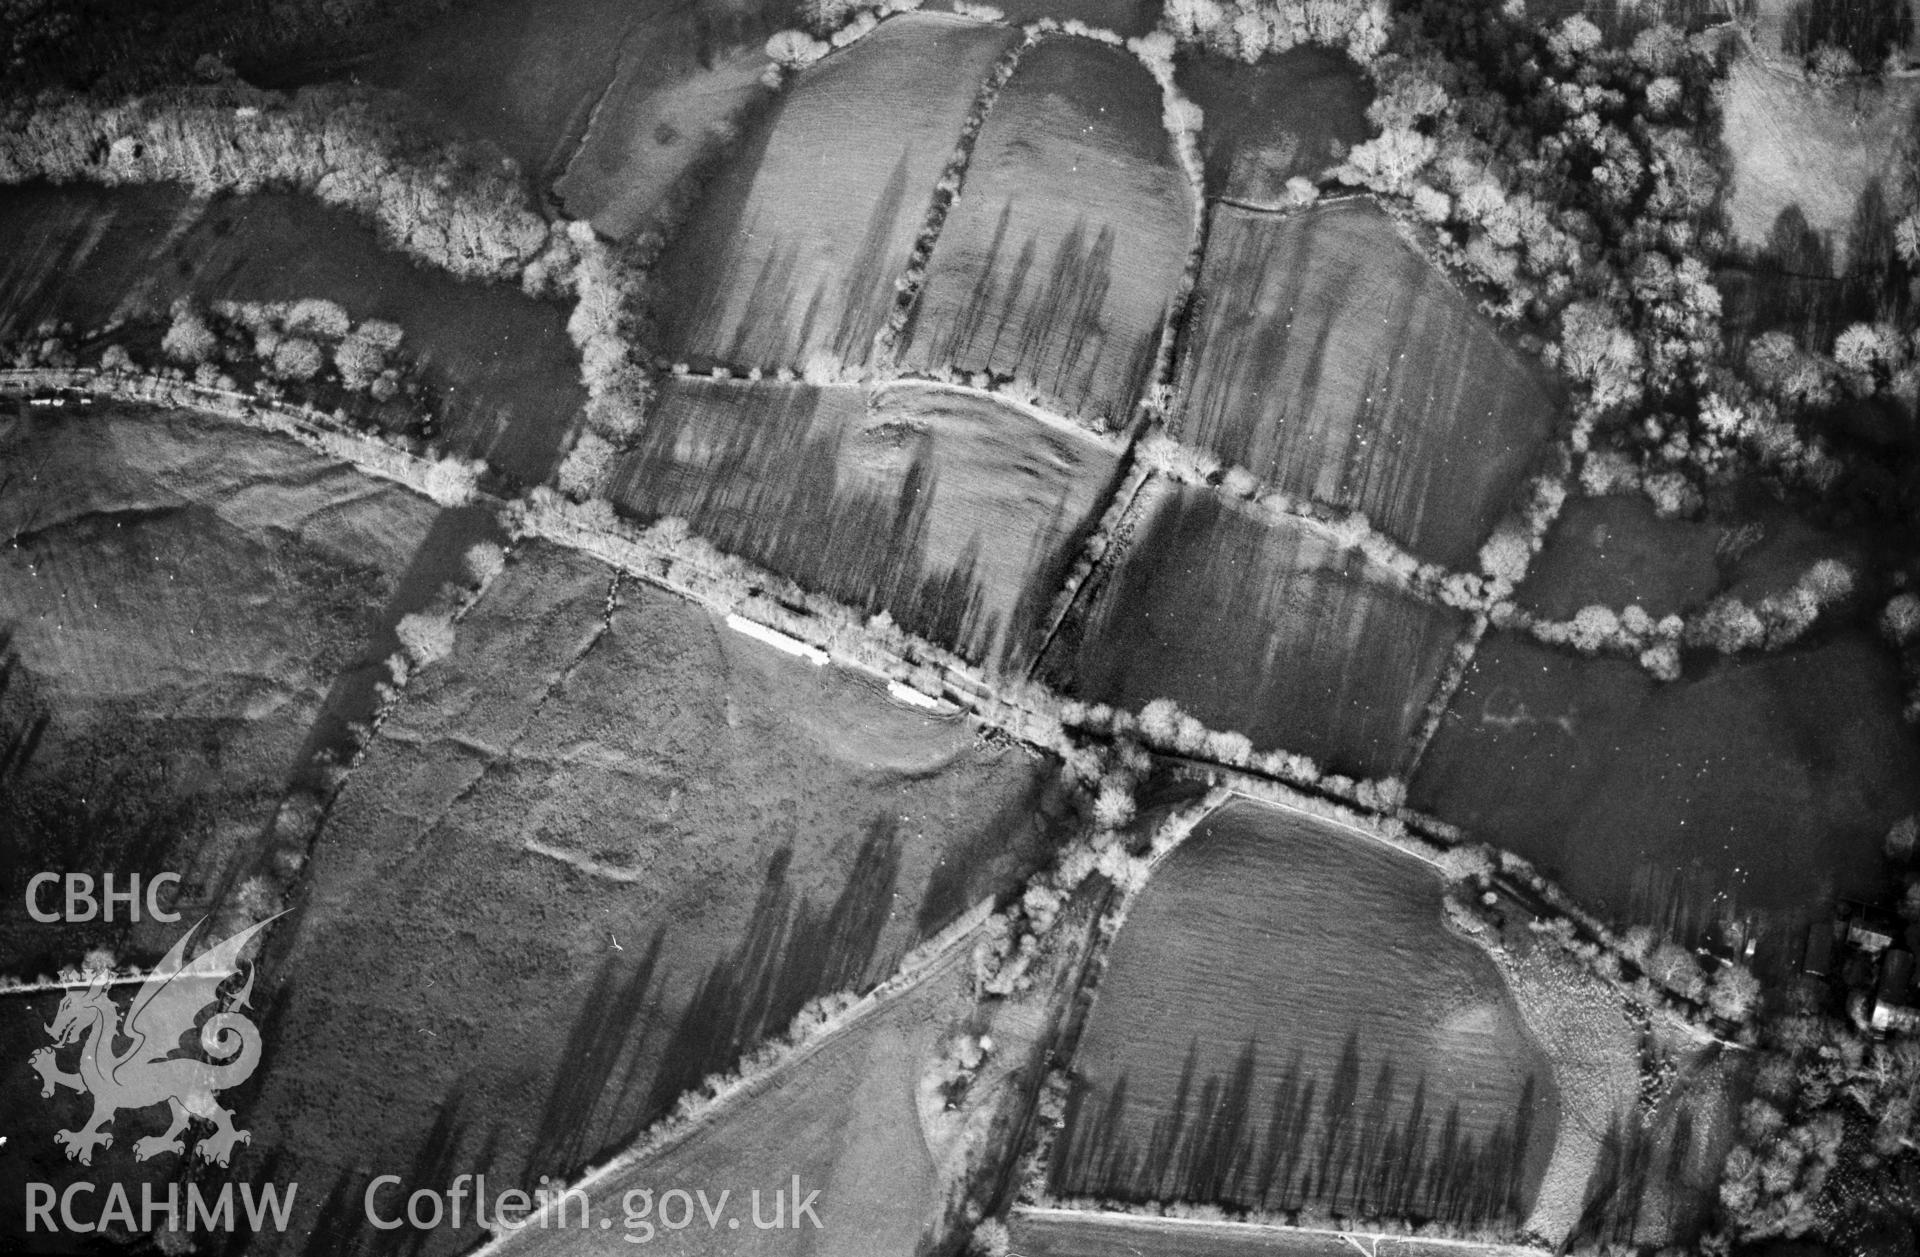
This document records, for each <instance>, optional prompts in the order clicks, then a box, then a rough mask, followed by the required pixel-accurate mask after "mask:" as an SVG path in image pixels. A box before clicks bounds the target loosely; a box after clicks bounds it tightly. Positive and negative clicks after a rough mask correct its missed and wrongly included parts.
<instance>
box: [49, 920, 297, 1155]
mask: <svg viewBox="0 0 1920 1257" xmlns="http://www.w3.org/2000/svg"><path fill="white" fill-rule="evenodd" d="M283 915H285V914H284V913H282V914H279V916H283ZM279 916H274V917H269V918H268V919H267V920H265V921H262V922H260V923H259V924H257V925H253V926H250V927H249V928H247V929H245V930H242V931H241V932H240V933H238V934H235V935H234V936H233V937H232V938H229V939H226V940H225V941H223V942H220V943H216V944H214V945H213V946H212V947H209V948H207V949H206V950H205V951H203V952H201V953H200V954H199V955H198V956H197V957H195V958H194V959H193V960H192V961H191V962H189V961H188V960H187V959H186V952H187V944H188V943H189V942H190V941H191V940H192V938H193V936H194V934H195V933H197V932H198V931H199V929H200V926H201V925H202V924H204V923H205V918H202V920H201V921H200V922H197V923H195V925H194V927H193V928H192V929H190V930H188V931H187V932H186V934H184V935H183V936H182V937H181V939H180V941H179V942H177V943H175V944H174V945H173V949H172V950H171V951H169V952H168V953H167V954H166V957H165V958H164V959H163V960H161V962H160V964H159V966H158V967H156V968H155V969H154V970H153V972H152V973H150V974H148V975H147V976H146V978H145V980H144V981H142V982H141V984H140V989H139V991H138V992H136V993H135V995H134V997H133V1000H132V1002H130V1003H129V1004H128V1005H127V1008H126V1020H125V1022H124V1024H123V1023H122V1021H121V1016H120V1012H121V1010H120V1007H119V1005H118V1004H117V1003H115V1001H114V998H113V995H112V992H111V988H112V986H113V984H114V983H113V975H112V974H111V973H109V972H100V973H96V974H95V975H94V976H93V977H92V978H91V979H90V980H89V981H88V982H87V984H86V985H85V986H84V987H81V988H80V989H78V990H74V991H69V992H68V993H67V996H66V998H65V999H63V1000H61V1001H60V1009H59V1011H58V1012H57V1013H56V1014H55V1015H54V1018H53V1024H51V1025H49V1026H48V1027H47V1034H48V1035H49V1036H51V1037H52V1039H53V1046H52V1047H43V1048H40V1049H39V1050H38V1051H36V1052H34V1054H33V1055H32V1057H31V1058H30V1062H29V1063H30V1064H32V1066H33V1068H34V1071H35V1072H36V1073H38V1074H39V1075H40V1079H41V1088H40V1094H41V1096H42V1097H43V1098H45V1097H50V1096H52V1095H53V1093H54V1091H55V1090H56V1088H59V1087H66V1088H68V1089H70V1090H73V1091H78V1092H81V1093H83V1094H86V1095H91V1096H92V1097H93V1116H92V1117H90V1118H89V1119H88V1120H87V1121H86V1123H85V1124H84V1125H82V1126H81V1127H80V1129H78V1130H63V1131H60V1132H59V1133H58V1134H56V1135H55V1136H54V1137H53V1138H54V1142H55V1143H58V1144H60V1145H62V1146H63V1147H65V1148H66V1150H67V1156H68V1157H69V1158H70V1159H72V1160H77V1161H79V1162H80V1164H82V1165H91V1164H93V1152H94V1149H95V1148H111V1147H112V1146H113V1132H112V1131H111V1130H109V1129H108V1127H110V1126H111V1125H112V1124H113V1120H114V1117H115V1115H116V1114H118V1113H119V1112H120V1111H121V1110H123V1109H144V1108H150V1107H152V1106H154V1105H156V1104H165V1105H166V1106H167V1108H168V1110H169V1112H170V1114H171V1116H172V1122H171V1124H170V1125H169V1126H168V1127H167V1130H166V1133H164V1134H160V1135H148V1136H146V1137H145V1138H142V1139H138V1140H135V1141H134V1145H133V1155H134V1159H135V1160H137V1161H145V1160H147V1159H149V1158H151V1157H156V1156H160V1155H162V1154H164V1153H169V1152H171V1153H184V1152H185V1151H186V1147H185V1144H184V1143H183V1142H182V1141H181V1139H180V1135H181V1133H182V1132H183V1131H185V1130H186V1129H187V1125H188V1123H189V1122H190V1121H192V1120H193V1119H194V1118H200V1119H201V1120H203V1121H207V1122H211V1123H212V1124H213V1133H212V1134H210V1135H206V1136H204V1137H203V1138H202V1139H201V1140H200V1141H199V1143H198V1145H197V1146H196V1151H197V1152H198V1153H199V1156H200V1158H201V1160H203V1161H212V1162H214V1163H215V1164H217V1165H223V1166H224V1165H226V1164H227V1162H228V1160H229V1159H230V1158H231V1157H232V1155H233V1148H234V1145H235V1144H241V1143H250V1142H251V1137H250V1136H249V1134H248V1132H246V1131H244V1130H236V1129H235V1128H234V1125H233V1110H232V1109H225V1108H221V1107H220V1104H219V1102H218V1101H217V1100H216V1099H215V1098H214V1093H215V1092H219V1091H226V1090H228V1089H230V1088H233V1087H237V1086H239V1085H240V1084H241V1083H243V1082H245V1081H246V1080H247V1079H248V1077H250V1076H251V1075H252V1074H253V1071H254V1067H255V1066H256V1065H258V1064H259V1063H260V1028H259V1027H258V1026H256V1025H254V1023H253V1021H252V1019H251V1018H249V1017H247V1016H245V1015H244V1014H243V1013H241V1012H240V1011H239V1010H240V1009H244V1008H246V1007H247V1006H248V1005H247V1001H248V997H249V996H250V995H251V994H252V992H253V968H254V967H253V965H252V964H251V963H248V964H247V967H246V982H245V983H244V984H243V985H242V986H241V987H240V988H239V989H238V990H235V991H230V992H229V993H228V994H227V995H226V996H225V997H224V998H222V997H221V995H220V988H221V986H222V985H223V984H225V983H226V982H227V980H228V979H229V978H233V977H237V976H238V975H239V968H238V966H239V964H240V957H241V956H242V954H243V953H244V952H245V950H246V947H247V944H248V943H250V942H252V941H253V938H254V936H255V935H257V934H258V933H259V932H260V931H261V930H263V929H265V928H266V927H267V926H268V925H270V924H272V923H273V922H274V921H276V920H278V919H279ZM216 1003H217V1004H218V1007H219V1011H217V1012H215V1013H214V1015H213V1016H211V1017H208V1018H207V1019H206V1021H205V1022H200V1015H201V1013H202V1012H204V1011H205V1010H206V1009H208V1008H211V1007H214V1006H215V1004H216ZM196 1023H199V1032H200V1035H199V1042H200V1048H201V1050H202V1051H204V1052H205V1053H206V1054H207V1055H208V1056H209V1057H212V1058H213V1059H212V1060H202V1059H198V1058H196V1057H192V1056H182V1055H178V1054H177V1053H178V1052H179V1045H180V1038H181V1036H182V1035H184V1034H186V1033H187V1032H188V1031H191V1030H193V1029H194V1028H195V1024H196ZM122 1040H131V1041H132V1042H131V1044H130V1046H128V1048H127V1049H126V1050H125V1051H124V1052H120V1051H116V1050H115V1045H116V1044H117V1043H119V1042H120V1041H122ZM76 1045H77V1047H78V1049H79V1060H78V1068H77V1071H76V1072H74V1073H68V1072H66V1071H65V1070H63V1069H61V1068H60V1065H59V1060H58V1057H59V1053H60V1051H61V1049H63V1048H66V1047H69V1046H76Z"/></svg>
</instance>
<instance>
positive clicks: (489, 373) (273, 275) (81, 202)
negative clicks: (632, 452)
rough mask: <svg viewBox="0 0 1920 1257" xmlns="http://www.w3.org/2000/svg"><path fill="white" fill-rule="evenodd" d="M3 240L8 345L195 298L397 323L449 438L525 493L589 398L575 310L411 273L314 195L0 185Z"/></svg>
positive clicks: (501, 289)
mask: <svg viewBox="0 0 1920 1257" xmlns="http://www.w3.org/2000/svg"><path fill="white" fill-rule="evenodd" d="M0 235H8V236H10V237H11V238H12V239H14V240H16V241H18V242H19V244H20V247H19V248H18V249H17V251H15V252H14V253H13V254H12V257H11V259H10V260H0V294H4V296H0V302H4V304H0V336H3V335H8V334H11V333H13V332H16V331H19V330H22V329H25V328H29V327H31V326H32V325H33V324H34V323H36V322H37V321H38V320H39V319H41V318H45V317H60V318H69V319H72V320H74V321H75V323H76V324H78V325H80V326H81V327H83V328H86V327H92V326H97V325H99V324H101V323H103V322H105V321H106V320H107V319H108V318H109V317H112V316H114V315H123V316H126V317H129V318H135V317H148V318H152V319H157V320H159V327H161V328H164V327H165V323H166V319H167V307H168V306H169V304H170V303H171V302H172V301H173V299H174V298H175V297H178V296H182V295H186V294H192V295H194V296H198V297H201V298H204V299H208V300H213V299H219V298H231V299H234V300H252V301H282V300H294V299H297V298H301V297H327V298H331V299H332V300H334V301H337V302H339V303H340V304H341V305H342V306H344V307H345V308H346V310H347V312H348V314H349V315H351V316H352V317H353V318H354V319H355V320H360V319H367V318H382V319H391V320H393V321H394V322H396V323H399V324H400V325H401V327H402V328H404V329H405V331H406V342H405V344H406V346H407V348H408V349H409V350H411V351H412V353H413V354H414V355H415V356H416V357H417V358H419V359H420V360H422V361H423V362H424V364H425V366H426V375H425V378H426V379H427V380H428V381H429V382H430V383H431V384H433V385H434V386H435V387H436V388H437V389H438V390H439V391H440V393H441V397H442V413H441V418H440V427H441V429H442V432H443V433H444V436H445V439H446V440H447V442H448V443H449V444H451V445H453V446H454V447H456V448H458V449H461V450H464V451H467V452H470V453H473V454H476V455H479V456H482V457H485V458H486V459H488V460H489V462H491V463H492V464H493V465H494V466H495V467H496V468H497V469H498V470H500V471H502V472H504V473H506V474H508V475H509V476H512V477H515V478H517V479H519V480H521V481H523V482H527V483H538V482H540V481H542V480H544V479H545V478H546V477H547V475H548V474H549V472H550V471H551V469H552V467H553V465H554V463H555V462H556V461H557V459H558V457H559V453H560V448H561V443H562V441H563V439H564V438H565V437H566V435H567V432H568V428H569V425H570V424H571V422H572V420H573V418H574V416H575V415H576V414H577V413H578V412H579V409H580V407H581V405H582V404H583V403H584V402H585V393H584V392H583V391H582V389H581V387H580V383H579V372H580V367H579V357H578V354H577V353H576V352H575V350H574V348H573V344H572V342H571V341H570V340H568V338H567V333H566V310H565V308H564V307H562V306H560V305H557V304H548V303H544V302H539V301H535V300H533V299H531V298H529V297H527V296H525V295H523V294H522V293H521V292H519V290H517V289H515V288H512V287H508V286H506V285H492V284H474V283H463V282H461V281H459V280H456V279H454V278H452V277H451V276H449V275H445V274H442V273H440V272H437V271H432V270H428V269H426V268H424V267H419V266H415V265H412V264H411V263H409V262H408V261H407V259H406V258H405V257H403V256H401V255H400V254H398V253H395V252H392V251H390V250H387V249H384V248H382V247H381V246H380V242H379V238H378V237H377V236H376V235H375V233H374V231H373V229H372V228H371V227H368V226H366V225H365V224H364V223H362V222H361V221H360V220H359V219H357V218H355V217H354V216H353V215H351V214H348V213H346V212H345V211H343V210H338V209H333V208H331V207H328V206H325V205H322V204H320V203H318V202H317V201H313V200H311V199H309V198H306V197H302V196H297V195H292V194H286V193H265V194H261V195H257V196H250V197H232V198H219V199H216V200H214V201H212V202H210V203H209V202H195V201H193V200H191V199H190V198H189V197H188V196H187V194H186V192H185V190H184V189H180V188H175V187H172V186H153V187H140V188H115V189H105V188H88V187H63V188H53V187H47V186H44V185H35V186H27V187H10V188H0ZM157 356H158V355H157V352H156V351H152V350H149V351H148V353H147V355H146V357H145V358H144V359H143V362H148V361H156V360H157Z"/></svg>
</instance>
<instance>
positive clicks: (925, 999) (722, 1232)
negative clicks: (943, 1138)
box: [504, 953, 973, 1257]
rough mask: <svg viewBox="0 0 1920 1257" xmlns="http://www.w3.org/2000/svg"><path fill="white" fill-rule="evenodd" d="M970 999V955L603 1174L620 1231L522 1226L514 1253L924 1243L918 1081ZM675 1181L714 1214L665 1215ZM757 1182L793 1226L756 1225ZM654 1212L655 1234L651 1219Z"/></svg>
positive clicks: (596, 1204) (855, 1255)
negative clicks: (633, 1195)
mask: <svg viewBox="0 0 1920 1257" xmlns="http://www.w3.org/2000/svg"><path fill="white" fill-rule="evenodd" d="M955 962H960V963H955ZM972 1007H973V999H972V994H971V991H970V989H969V986H968V983H967V981H966V965H965V964H964V953H962V954H961V955H959V956H956V957H954V958H953V961H950V962H949V963H947V964H945V965H943V966H942V967H941V968H940V969H939V970H938V971H937V972H936V974H935V975H934V976H933V977H931V978H929V979H928V980H927V981H926V982H925V983H924V984H922V985H920V986H917V987H915V988H913V989H911V990H909V991H906V992H904V993H902V994H901V995H899V996H897V997H895V998H894V999H893V1000H892V1001H891V1002H890V1003H889V1004H888V1005H886V1006H885V1007H883V1008H881V1009H879V1010H876V1011H875V1012H874V1013H872V1014H870V1015H868V1016H866V1017H865V1018H863V1019H862V1020H860V1021H858V1022H856V1023H855V1024H853V1025H852V1026H850V1027H848V1028H847V1029H846V1030H845V1031H843V1032H840V1033H838V1034H836V1035H835V1037H834V1038H833V1039H831V1040H830V1041H828V1042H826V1043H824V1044H822V1045H821V1046H820V1048H819V1049H818V1050H817V1051H815V1052H813V1053H812V1054H810V1055H809V1056H808V1057H806V1058H805V1059H804V1060H802V1061H799V1062H796V1063H795V1064H794V1065H793V1066H792V1067H791V1068H790V1069H787V1070H785V1071H783V1072H781V1073H780V1074H778V1075H776V1076H775V1077H773V1078H771V1079H769V1080H768V1082H767V1084H766V1085H765V1086H764V1087H763V1088H762V1089H760V1090H759V1091H758V1092H757V1093H756V1094H754V1095H751V1096H744V1097H741V1098H739V1099H737V1100H735V1101H731V1102H729V1106H728V1107H727V1108H726V1109H725V1110H723V1111H722V1112H720V1113H717V1114H715V1115H714V1117H713V1119H712V1120H711V1121H710V1122H709V1123H708V1124H707V1125H705V1126H703V1127H702V1128H701V1129H700V1130H699V1131H697V1132H696V1133H694V1134H692V1135H690V1136H689V1137H688V1138H686V1139H685V1140H684V1141H682V1142H680V1143H677V1144H676V1145H674V1146H673V1147H671V1148H670V1149H668V1150H667V1151H665V1152H663V1153H661V1154H659V1155H657V1156H654V1157H651V1158H649V1159H647V1160H644V1161H642V1162H640V1163H639V1164H637V1165H635V1166H633V1167H632V1168H631V1169H629V1170H627V1171H624V1172H622V1173H620V1174H618V1175H615V1176H612V1177H610V1178H608V1179H607V1180H605V1181H604V1182H602V1183H601V1184H599V1185H597V1186H596V1187H595V1188H594V1190H592V1191H591V1192H590V1193H588V1194H589V1198H590V1200H591V1201H592V1203H593V1213H594V1214H595V1215H596V1216H597V1215H601V1214H611V1215H613V1216H614V1218H615V1219H616V1220H615V1223H614V1226H613V1228H611V1229H610V1230H608V1231H592V1232H589V1233H584V1234H583V1233H582V1232H580V1231H577V1230H576V1231H574V1232H573V1233H572V1234H566V1233H563V1232H560V1231H558V1230H551V1231H549V1232H547V1233H545V1234H542V1233H540V1232H538V1231H522V1232H521V1233H520V1236H519V1242H518V1243H515V1244H511V1245H508V1246H506V1247H505V1249H504V1253H505V1254H507V1255H510V1257H519V1255H520V1254H534V1253H546V1254H554V1255H556V1257H558V1255H561V1254H565V1255H567V1257H584V1255H586V1254H594V1253H605V1254H613V1253H628V1252H632V1251H634V1249H635V1248H636V1246H638V1245H639V1244H640V1243H641V1242H645V1243H646V1244H647V1245H649V1246H650V1248H651V1249H657V1250H658V1251H661V1252H667V1253H685V1254H694V1253H699V1254H711V1255H713V1257H720V1255H722V1254H724V1255H725V1257H755V1255H758V1254H767V1255H768V1257H771V1255H773V1254H780V1255H782V1257H787V1255H807V1254H820V1255H821V1257H825V1255H826V1254H829V1253H831V1254H834V1257H840V1255H841V1254H845V1257H899V1255H900V1254H903V1253H913V1252H918V1251H922V1250H921V1248H920V1241H921V1239H922V1236H923V1234H924V1233H925V1231H926V1228H927V1227H928V1226H929V1225H930V1224H932V1223H934V1222H936V1221H938V1220H939V1218H940V1215H941V1211H942V1206H943V1205H944V1204H945V1201H944V1200H943V1198H942V1193H941V1190H940V1188H941V1184H940V1181H939V1179H938V1177H937V1176H936V1171H935V1166H934V1162H933V1159H932V1157H931V1156H930V1155H929V1149H928V1145H927V1141H926V1137H925V1136H924V1135H923V1133H922V1129H921V1117H920V1110H919V1101H918V1096H917V1089H918V1085H919V1082H920V1077H921V1074H922V1073H923V1072H925V1071H926V1070H927V1069H928V1068H930V1067H931V1066H932V1065H933V1063H934V1060H935V1057H936V1055H937V1052H938V1044H939V1040H940V1038H941V1037H942V1036H943V1035H944V1034H945V1033H946V1032H947V1031H948V1030H949V1029H950V1028H951V1027H952V1026H953V1025H955V1024H956V1023H958V1022H963V1021H965V1019H966V1018H967V1015H968V1014H969V1012H971V1011H972ZM796 1179H797V1180H798V1182H799V1185H800V1186H799V1195H798V1197H797V1198H796V1197H795V1195H794V1188H793V1184H794V1182H795V1180H796ZM639 1189H650V1190H651V1191H652V1192H653V1199H654V1201H655V1202H656V1204H655V1206H654V1210H653V1213H654V1216H653V1217H652V1218H651V1219H645V1218H643V1219H640V1220H639V1221H638V1222H636V1223H634V1224H633V1226H632V1229H629V1228H628V1224H627V1220H626V1215H625V1213H624V1212H623V1201H624V1199H625V1198H626V1196H627V1193H628V1192H630V1191H634V1190H639ZM675 1189H678V1190H680V1191H683V1192H687V1193H689V1194H691V1193H694V1192H697V1191H705V1193H706V1198H707V1201H708V1203H709V1204H710V1205H712V1206H713V1207H714V1209H715V1215H714V1220H713V1221H712V1222H711V1223H710V1222H709V1221H708V1219H707V1217H706V1216H705V1215H704V1214H702V1213H701V1212H700V1211H699V1210H698V1208H696V1210H695V1213H694V1221H693V1223H692V1225H690V1226H687V1227H685V1228H683V1229H678V1230H673V1229H668V1228H666V1227H665V1226H663V1225H662V1224H661V1221H660V1218H661V1215H660V1205H659V1204H658V1203H657V1202H659V1201H661V1200H662V1199H663V1197H665V1196H666V1194H667V1193H669V1192H672V1191H674V1190H675ZM722 1191H727V1192H729V1193H730V1199H729V1200H728V1201H727V1202H726V1204H725V1205H724V1206H721V1205H720V1204H719V1203H718V1202H719V1196H720V1193H721V1192H722ZM754 1192H758V1193H759V1197H760V1199H759V1207H760V1209H761V1212H760V1214H759V1215H758V1216H759V1217H760V1219H761V1220H762V1221H763V1222H767V1221H771V1220H772V1218H773V1216H774V1214H775V1211H776V1208H780V1207H784V1208H785V1209H786V1210H788V1211H789V1214H788V1216H789V1219H790V1220H791V1221H793V1222H794V1224H795V1225H794V1226H791V1227H783V1228H778V1229H775V1228H771V1227H769V1228H766V1229H762V1228H760V1227H756V1226H754V1225H753V1219H754V1217H755V1214H754V1213H753V1209H754V1199H753V1193H754ZM776 1192H778V1193H780V1196H781V1200H780V1202H779V1203H778V1204H776V1200H775V1193H776ZM814 1192H817V1193H818V1199H816V1200H814V1201H813V1202H812V1210H813V1212H812V1215H811V1216H813V1217H817V1218H818V1219H819V1226H818V1228H817V1229H816V1228H815V1227H814V1226H813V1225H812V1224H811V1223H810V1222H809V1221H807V1220H806V1217H804V1216H803V1217H800V1218H793V1217H792V1214H791V1210H792V1209H793V1203H794V1201H795V1200H796V1199H798V1200H803V1201H804V1200H806V1199H807V1198H808V1196H809V1194H810V1193H814ZM575 1216H576V1217H577V1216H578V1212H577V1206H576V1213H575ZM665 1216H666V1217H667V1218H668V1219H669V1220H677V1219H678V1217H679V1204H678V1202H677V1201H676V1202H669V1204H668V1205H667V1214H666V1215H665ZM722 1218H725V1220H724V1221H723V1220H721V1219H722ZM649 1220H650V1221H651V1222H652V1223H653V1229H652V1231H651V1233H649V1232H648V1231H646V1230H643V1229H642V1227H641V1225H640V1223H644V1222H646V1221H649ZM730 1223H731V1224H732V1225H730Z"/></svg>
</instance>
